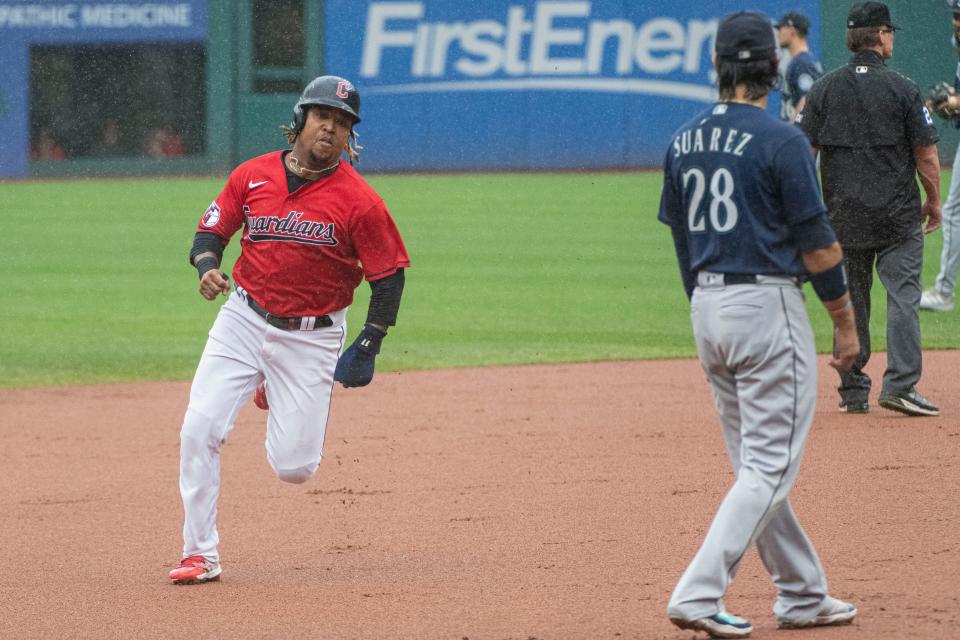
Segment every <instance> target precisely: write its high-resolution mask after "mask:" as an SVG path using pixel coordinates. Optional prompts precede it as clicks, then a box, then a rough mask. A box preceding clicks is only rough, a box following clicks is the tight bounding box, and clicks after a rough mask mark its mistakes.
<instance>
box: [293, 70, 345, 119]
mask: <svg viewBox="0 0 960 640" xmlns="http://www.w3.org/2000/svg"><path fill="white" fill-rule="evenodd" d="M310 105H320V106H324V107H333V108H334V109H339V110H340V111H344V112H346V113H347V115H349V116H350V117H351V118H353V124H357V123H358V122H360V94H359V93H358V92H357V88H356V87H355V86H353V83H351V82H350V81H349V80H345V79H343V78H341V77H339V76H320V77H319V78H314V79H313V80H312V81H311V82H310V84H308V85H307V86H306V88H305V89H304V90H303V93H302V94H300V99H299V100H297V104H296V105H294V107H293V123H292V124H291V125H290V128H291V129H293V131H294V132H299V131H300V130H301V129H303V125H304V123H305V122H306V120H307V113H306V110H305V109H304V107H309V106H310Z"/></svg>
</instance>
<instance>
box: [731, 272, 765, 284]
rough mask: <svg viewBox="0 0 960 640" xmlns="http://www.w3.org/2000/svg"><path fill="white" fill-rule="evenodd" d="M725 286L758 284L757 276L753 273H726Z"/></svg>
mask: <svg viewBox="0 0 960 640" xmlns="http://www.w3.org/2000/svg"><path fill="white" fill-rule="evenodd" d="M723 284H757V276H756V275H754V274H752V273H725V274H723Z"/></svg>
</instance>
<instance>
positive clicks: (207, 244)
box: [190, 231, 223, 267]
mask: <svg viewBox="0 0 960 640" xmlns="http://www.w3.org/2000/svg"><path fill="white" fill-rule="evenodd" d="M207 251H212V252H213V253H215V254H216V256H217V264H220V263H221V262H222V261H223V239H222V238H221V237H220V236H218V235H217V234H215V233H207V232H205V231H197V233H196V234H195V235H194V236H193V246H192V247H190V266H191V267H194V266H196V265H195V264H194V263H193V259H194V258H196V257H197V256H198V255H200V254H201V253H206V252H207Z"/></svg>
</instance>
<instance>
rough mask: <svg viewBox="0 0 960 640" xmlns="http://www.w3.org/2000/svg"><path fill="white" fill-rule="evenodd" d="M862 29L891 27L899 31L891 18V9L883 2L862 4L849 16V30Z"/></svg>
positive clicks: (851, 10) (853, 9) (856, 5)
mask: <svg viewBox="0 0 960 640" xmlns="http://www.w3.org/2000/svg"><path fill="white" fill-rule="evenodd" d="M860 27H890V28H891V29H897V28H898V27H897V25H895V24H893V20H892V19H891V18H890V9H889V8H888V7H887V5H885V4H883V3H882V2H860V3H858V4H855V5H853V7H852V8H851V9H850V13H848V14H847V29H859V28H860Z"/></svg>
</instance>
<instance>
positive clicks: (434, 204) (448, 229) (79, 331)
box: [0, 172, 960, 387]
mask: <svg viewBox="0 0 960 640" xmlns="http://www.w3.org/2000/svg"><path fill="white" fill-rule="evenodd" d="M947 177H948V176H945V180H946V178H947ZM659 180H660V178H659V175H658V174H657V173H655V172H654V173H630V174H626V173H601V174H565V175H549V174H498V175H451V176H373V177H371V178H370V181H371V182H372V183H373V185H374V186H375V187H376V188H377V189H378V190H379V191H380V193H381V195H383V197H384V199H385V200H386V201H387V204H388V206H389V207H390V209H391V211H392V212H393V214H394V217H395V218H396V220H397V223H398V225H399V226H400V229H401V231H402V232H403V234H404V237H405V239H406V241H407V245H408V249H409V251H410V254H411V257H412V260H413V268H412V269H411V270H410V271H409V272H408V277H407V288H406V291H405V293H404V300H403V306H402V308H401V311H400V319H399V324H398V326H397V327H396V328H395V329H394V330H392V331H391V332H390V337H389V338H388V339H387V341H386V342H385V344H384V348H383V353H382V354H381V356H380V357H379V359H378V366H379V368H380V369H381V370H397V369H424V368H437V367H457V366H471V365H491V364H519V363H538V362H572V361H588V360H613V359H637V358H667V357H692V356H694V354H695V352H694V347H693V341H692V337H691V332H690V323H689V316H688V303H687V300H686V298H685V296H684V295H683V292H682V289H681V286H680V278H679V275H678V272H677V267H676V263H675V259H674V256H673V248H672V243H671V240H670V234H669V231H668V230H667V229H666V228H665V227H663V226H662V225H660V224H659V223H657V222H656V210H657V202H658V199H659V190H660V189H659ZM222 182H223V181H222V179H219V178H218V179H202V180H186V179H166V178H156V179H149V180H88V181H69V182H21V183H6V184H0V215H2V219H3V222H4V233H3V234H2V235H0V274H2V277H3V286H2V287H0V309H2V313H0V386H3V387H11V386H31V385H46V384H66V383H78V382H98V381H117V380H146V379H189V378H190V377H191V375H192V373H193V369H194V367H195V366H196V363H197V360H198V358H199V355H200V351H201V349H202V347H203V344H204V340H205V338H206V332H207V329H208V328H209V326H210V323H211V322H212V320H213V318H214V316H215V314H216V311H217V307H218V306H219V303H210V302H207V301H205V300H203V299H202V298H201V297H200V296H199V294H198V293H197V291H196V288H197V279H196V273H195V271H193V270H192V269H191V268H190V267H189V266H188V265H187V257H186V256H187V252H188V251H189V247H190V243H191V240H192V237H193V229H194V226H195V224H196V221H197V219H198V217H199V215H200V213H201V212H202V211H203V209H204V208H205V207H206V206H207V204H209V202H210V201H211V200H212V199H213V198H214V196H216V195H217V193H218V192H219V190H220V188H221V186H222ZM940 243H941V236H940V234H939V232H938V233H937V234H935V235H934V236H933V237H932V238H930V239H929V242H928V246H927V258H926V265H925V277H924V283H925V284H929V283H930V282H932V279H933V276H934V274H935V271H936V268H937V266H938V263H939V250H940ZM236 250H237V246H236V244H231V246H230V247H229V248H228V251H227V264H228V268H229V264H230V263H231V262H232V260H233V259H234V258H235V256H236ZM808 290H809V289H808ZM367 294H368V288H367V286H366V285H365V284H364V285H361V288H360V289H359V292H358V297H357V301H356V303H355V305H354V312H353V313H352V315H351V322H352V324H353V328H352V329H351V332H350V333H351V338H352V336H353V335H354V334H355V333H356V329H357V327H358V326H359V324H360V323H361V322H362V320H363V318H364V317H365V314H366V303H367V299H368V297H367ZM808 298H810V300H809V306H810V309H811V314H812V317H813V320H814V326H815V329H816V332H817V337H818V348H819V349H820V350H821V351H823V350H826V349H828V348H829V321H828V319H827V318H826V315H825V313H824V312H823V311H822V309H821V308H820V307H819V303H818V302H816V300H815V299H814V296H813V295H809V296H808ZM885 311H886V305H885V300H884V295H883V290H882V287H880V286H879V285H878V286H877V287H876V290H875V297H874V320H873V335H874V346H875V347H876V350H882V349H883V345H884V327H885V324H886V322H885ZM923 332H924V345H925V347H927V348H957V347H958V346H960V312H958V313H949V314H927V313H925V314H923Z"/></svg>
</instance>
